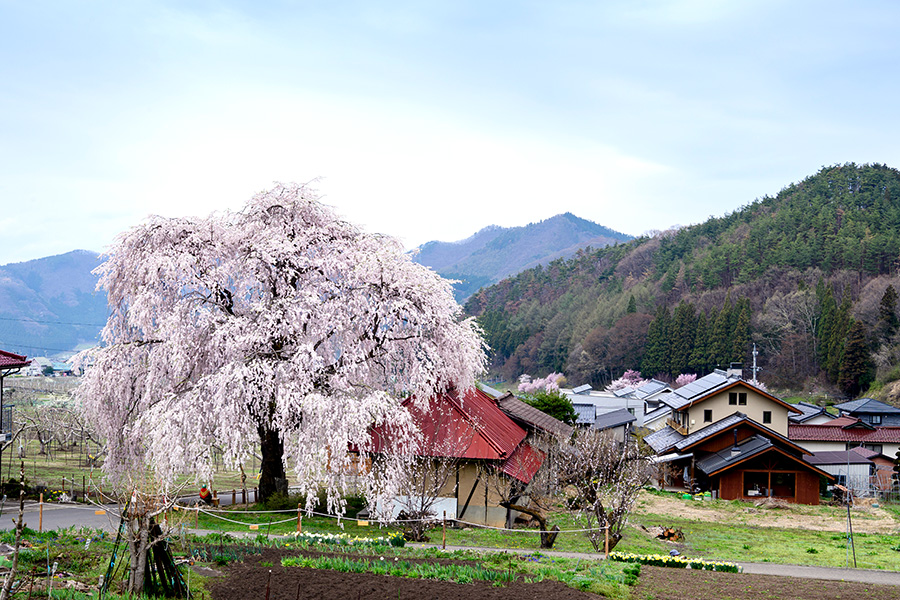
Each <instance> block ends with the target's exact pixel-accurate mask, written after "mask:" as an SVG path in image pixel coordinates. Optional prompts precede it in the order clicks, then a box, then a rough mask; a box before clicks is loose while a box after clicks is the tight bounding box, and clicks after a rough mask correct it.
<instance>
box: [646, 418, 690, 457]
mask: <svg viewBox="0 0 900 600" xmlns="http://www.w3.org/2000/svg"><path fill="white" fill-rule="evenodd" d="M683 439H684V436H683V435H681V434H680V433H678V432H677V431H675V430H674V429H672V428H671V427H670V426H668V425H666V426H665V427H663V428H662V429H660V430H659V431H654V432H653V433H651V434H650V435H648V436H645V437H644V441H645V442H647V444H648V445H649V446H650V447H651V448H653V450H654V452H656V453H657V454H662V453H663V452H667V451H669V450H670V449H672V448H674V447H675V444H676V443H677V442H679V441H681V440H683Z"/></svg>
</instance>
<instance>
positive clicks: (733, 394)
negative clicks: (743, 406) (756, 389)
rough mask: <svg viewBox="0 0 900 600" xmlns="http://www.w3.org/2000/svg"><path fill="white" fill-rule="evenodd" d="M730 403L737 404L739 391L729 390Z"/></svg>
mask: <svg viewBox="0 0 900 600" xmlns="http://www.w3.org/2000/svg"><path fill="white" fill-rule="evenodd" d="M728 404H730V405H732V406H737V392H728Z"/></svg>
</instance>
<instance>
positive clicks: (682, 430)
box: [666, 419, 688, 435]
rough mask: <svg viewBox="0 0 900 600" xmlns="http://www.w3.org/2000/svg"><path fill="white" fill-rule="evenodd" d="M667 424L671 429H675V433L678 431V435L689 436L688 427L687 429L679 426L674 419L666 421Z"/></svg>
mask: <svg viewBox="0 0 900 600" xmlns="http://www.w3.org/2000/svg"><path fill="white" fill-rule="evenodd" d="M666 424H667V425H668V426H669V427H671V428H672V429H674V430H675V431H677V432H678V433H680V434H681V435H687V434H688V430H687V427H685V426H684V425H679V424H678V423H676V422H675V421H674V420H673V419H668V420H666Z"/></svg>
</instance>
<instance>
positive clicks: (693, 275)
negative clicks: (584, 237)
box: [466, 164, 900, 395]
mask: <svg viewBox="0 0 900 600" xmlns="http://www.w3.org/2000/svg"><path fill="white" fill-rule="evenodd" d="M898 266H900V172H898V171H897V170H895V169H892V168H889V167H887V166H884V165H878V164H875V165H862V166H860V165H855V164H846V165H836V166H832V167H825V168H822V169H821V170H820V171H819V172H818V173H817V174H815V175H813V176H811V177H808V178H807V179H805V180H803V181H801V182H800V183H795V184H792V185H789V186H788V187H786V188H785V189H783V190H782V191H781V192H779V193H778V194H777V195H776V196H774V197H768V196H767V197H765V198H762V199H758V200H756V201H754V202H752V203H750V204H748V205H746V206H744V207H742V208H740V209H738V210H736V211H734V212H733V213H731V214H728V215H725V216H723V217H721V218H713V219H710V220H708V221H706V222H705V223H701V224H699V225H693V226H690V227H684V228H682V229H679V230H672V231H666V232H663V233H661V234H659V235H656V236H654V237H649V238H647V237H645V238H641V239H636V240H633V241H632V242H629V243H625V244H619V245H615V246H611V247H607V248H602V249H597V250H590V251H588V252H580V253H579V254H578V255H576V256H575V257H573V258H571V259H569V260H557V261H554V262H552V263H551V264H549V265H548V266H546V267H537V268H534V269H531V270H528V271H526V272H523V273H521V274H519V275H517V276H515V277H511V278H509V279H506V280H504V281H502V282H500V283H498V284H497V285H495V286H492V287H490V288H487V289H484V290H482V291H481V292H479V293H478V294H476V295H475V296H473V297H472V298H471V299H470V300H469V301H468V302H467V304H466V310H467V311H468V312H469V313H470V314H474V315H478V316H479V320H480V321H481V323H482V326H483V327H484V328H485V331H486V334H487V339H488V343H489V344H490V345H491V347H492V349H493V352H494V357H493V368H494V369H495V371H496V372H497V373H498V374H500V375H502V376H504V377H506V378H508V379H512V378H514V377H516V376H517V375H519V374H521V373H526V372H527V373H529V374H532V375H541V374H545V373H547V372H550V371H563V372H565V373H566V375H567V376H568V379H569V382H570V383H572V384H573V385H577V384H580V383H592V384H594V385H595V386H601V385H604V384H606V383H608V382H609V381H610V380H611V379H613V378H616V377H618V376H620V375H621V374H622V372H623V371H624V370H625V369H629V368H636V369H640V370H641V372H642V373H643V375H644V376H645V377H650V376H656V375H659V376H663V377H666V376H668V377H671V376H674V375H677V374H678V373H681V372H694V373H699V374H702V373H705V372H707V371H709V370H710V369H712V368H714V367H716V366H726V365H727V364H728V363H730V362H743V363H744V364H745V366H749V362H750V360H751V356H750V353H751V348H752V344H753V343H754V342H755V343H756V344H757V346H758V349H759V364H760V365H761V367H762V368H763V370H762V372H761V374H760V379H761V380H762V381H763V382H766V383H768V384H770V385H774V386H778V387H783V388H791V389H798V390H799V389H806V390H809V391H813V390H819V391H831V392H834V393H839V394H845V395H855V394H857V393H859V391H860V390H861V389H862V390H865V389H866V388H868V386H869V385H870V383H873V382H874V383H875V385H876V386H877V385H880V384H881V383H883V382H886V381H890V380H893V379H898V378H900V368H898V349H900V338H898V316H897V290H898V289H900V276H898ZM876 377H877V379H876Z"/></svg>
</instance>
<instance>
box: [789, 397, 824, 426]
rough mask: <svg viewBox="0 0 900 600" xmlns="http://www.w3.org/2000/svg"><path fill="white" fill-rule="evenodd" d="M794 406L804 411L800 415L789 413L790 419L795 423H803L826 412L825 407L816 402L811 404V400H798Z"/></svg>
mask: <svg viewBox="0 0 900 600" xmlns="http://www.w3.org/2000/svg"><path fill="white" fill-rule="evenodd" d="M794 408H796V409H797V410H799V411H801V412H802V414H799V415H788V419H790V420H791V421H793V422H794V423H803V422H804V421H808V420H810V419H812V418H813V417H817V416H819V415H821V414H825V408H824V407H821V406H816V405H815V404H810V403H809V402H798V403H797V404H795V405H794Z"/></svg>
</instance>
